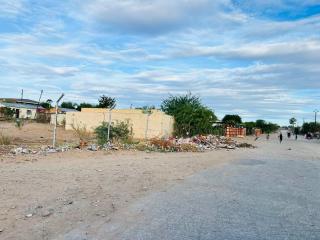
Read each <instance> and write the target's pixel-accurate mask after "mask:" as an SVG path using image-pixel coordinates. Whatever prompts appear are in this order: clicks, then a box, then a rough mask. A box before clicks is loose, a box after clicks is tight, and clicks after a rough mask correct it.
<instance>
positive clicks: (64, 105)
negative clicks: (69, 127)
mask: <svg viewBox="0 0 320 240" xmlns="http://www.w3.org/2000/svg"><path fill="white" fill-rule="evenodd" d="M75 106H76V104H75V103H73V102H63V103H61V107H62V108H68V109H75Z"/></svg>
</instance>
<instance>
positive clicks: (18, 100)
mask: <svg viewBox="0 0 320 240" xmlns="http://www.w3.org/2000/svg"><path fill="white" fill-rule="evenodd" d="M0 102H6V103H22V104H33V105H38V102H37V101H34V100H31V99H25V98H22V99H21V98H0Z"/></svg>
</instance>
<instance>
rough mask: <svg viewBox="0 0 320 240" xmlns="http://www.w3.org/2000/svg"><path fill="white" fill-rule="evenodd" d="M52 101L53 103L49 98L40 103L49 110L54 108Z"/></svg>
mask: <svg viewBox="0 0 320 240" xmlns="http://www.w3.org/2000/svg"><path fill="white" fill-rule="evenodd" d="M51 103H52V100H51V99H48V100H47V101H45V102H42V103H40V106H41V107H43V108H45V109H47V110H49V109H51V108H52V105H51Z"/></svg>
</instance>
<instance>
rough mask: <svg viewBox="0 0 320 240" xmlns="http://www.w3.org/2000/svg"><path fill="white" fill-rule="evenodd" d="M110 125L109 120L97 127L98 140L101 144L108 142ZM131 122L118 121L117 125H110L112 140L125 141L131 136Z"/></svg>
mask: <svg viewBox="0 0 320 240" xmlns="http://www.w3.org/2000/svg"><path fill="white" fill-rule="evenodd" d="M108 126H109V124H108V123H107V122H103V123H102V124H101V125H100V126H99V127H97V128H96V129H95V134H96V136H97V141H98V144H99V145H103V144H106V143H107V142H108ZM130 135H131V134H130V130H129V124H128V123H126V122H117V123H116V125H114V124H111V125H110V140H111V141H122V142H125V141H127V140H128V139H129V138H130Z"/></svg>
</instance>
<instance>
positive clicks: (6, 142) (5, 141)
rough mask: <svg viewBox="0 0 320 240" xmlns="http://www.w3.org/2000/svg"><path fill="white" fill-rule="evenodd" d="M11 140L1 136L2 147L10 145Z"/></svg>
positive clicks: (0, 143)
mask: <svg viewBox="0 0 320 240" xmlns="http://www.w3.org/2000/svg"><path fill="white" fill-rule="evenodd" d="M10 144H11V138H10V137H8V136H4V135H2V134H0V145H10Z"/></svg>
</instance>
